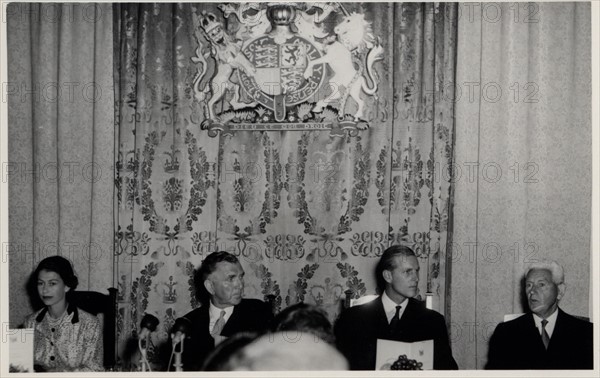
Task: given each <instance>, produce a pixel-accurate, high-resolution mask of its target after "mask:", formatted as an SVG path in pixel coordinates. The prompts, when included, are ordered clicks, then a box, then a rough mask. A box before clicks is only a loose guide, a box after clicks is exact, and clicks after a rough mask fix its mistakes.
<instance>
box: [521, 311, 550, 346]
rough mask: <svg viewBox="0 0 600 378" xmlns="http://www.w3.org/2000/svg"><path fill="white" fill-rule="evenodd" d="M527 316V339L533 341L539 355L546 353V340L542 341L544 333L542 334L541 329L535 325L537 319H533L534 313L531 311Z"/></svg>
mask: <svg viewBox="0 0 600 378" xmlns="http://www.w3.org/2000/svg"><path fill="white" fill-rule="evenodd" d="M526 316H527V323H526V327H525V332H526V336H527V337H526V338H525V339H526V340H531V341H532V347H533V348H534V350H535V351H536V354H537V355H539V356H545V355H546V347H545V346H544V342H543V341H542V335H541V334H540V330H539V329H538V327H536V326H535V320H533V313H529V314H527V315H526Z"/></svg>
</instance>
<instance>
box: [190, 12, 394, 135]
mask: <svg viewBox="0 0 600 378" xmlns="http://www.w3.org/2000/svg"><path fill="white" fill-rule="evenodd" d="M219 9H220V10H221V11H222V12H223V19H219V18H218V17H217V16H216V15H214V14H212V13H206V12H202V13H201V14H196V16H195V28H196V40H197V42H198V48H197V49H196V56H195V57H192V61H193V62H194V63H196V64H197V66H198V73H197V74H196V76H195V78H194V83H193V84H194V85H193V88H194V96H195V98H196V100H198V101H200V102H201V103H202V104H203V105H204V109H205V120H204V122H203V123H202V128H203V129H206V130H208V131H209V135H210V136H216V135H218V134H219V133H221V134H231V133H233V132H235V131H236V130H307V129H330V130H331V131H330V132H331V135H334V136H344V135H347V134H348V135H357V133H358V131H359V130H361V129H365V128H368V127H369V125H368V123H367V122H366V120H365V119H364V108H365V99H366V98H367V97H374V98H376V96H377V89H378V84H379V83H378V82H379V79H378V75H377V72H376V70H375V67H374V66H375V64H376V62H378V61H380V60H382V59H383V47H382V46H381V44H380V43H379V39H378V38H375V36H374V35H373V31H372V27H371V21H368V20H366V19H365V16H364V14H360V13H356V12H352V13H350V12H348V11H347V10H346V9H345V8H344V7H343V6H342V5H341V4H340V3H240V4H223V5H220V6H219ZM225 19H230V20H234V21H235V22H237V24H238V26H239V28H238V29H237V31H236V32H235V34H234V33H231V34H230V33H227V32H226V28H225V26H224V25H225V24H224V20H225ZM325 20H329V21H332V20H333V21H334V22H336V23H335V26H334V27H333V28H331V30H328V28H327V27H326V22H325ZM328 23H329V22H328Z"/></svg>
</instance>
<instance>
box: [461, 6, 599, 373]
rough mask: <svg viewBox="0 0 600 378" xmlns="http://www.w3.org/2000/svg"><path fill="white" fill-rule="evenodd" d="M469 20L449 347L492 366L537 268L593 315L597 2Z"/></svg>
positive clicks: (464, 362) (567, 305)
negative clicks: (492, 345)
mask: <svg viewBox="0 0 600 378" xmlns="http://www.w3.org/2000/svg"><path fill="white" fill-rule="evenodd" d="M515 4H516V3H515ZM469 12H471V13H469ZM460 13H461V14H462V15H463V16H464V18H463V19H461V20H463V21H464V22H460V23H459V29H458V41H459V42H458V46H457V56H458V57H459V58H458V61H457V74H456V77H457V79H456V82H457V86H456V91H457V92H456V98H457V99H460V100H458V101H457V102H456V123H457V125H459V127H457V129H456V130H457V133H456V145H455V165H456V167H458V168H460V170H461V171H460V172H458V169H457V174H456V175H455V180H454V181H455V193H456V195H455V197H454V199H455V205H454V222H453V228H454V238H453V239H454V240H453V244H452V247H453V250H452V253H451V255H452V273H451V275H452V283H453V284H452V287H453V293H452V297H451V306H452V318H451V326H450V333H451V337H450V340H451V341H452V350H453V353H454V356H455V358H456V360H457V362H458V364H459V366H460V367H461V368H463V369H482V368H483V367H484V366H485V363H486V361H487V350H488V342H489V338H490V337H491V335H492V332H493V331H494V329H495V327H496V325H497V324H498V323H499V322H501V321H503V316H504V315H505V314H514V313H522V312H524V311H526V309H527V305H525V306H524V305H523V296H522V290H523V284H522V277H523V274H524V271H525V268H526V266H527V265H528V264H530V263H532V262H535V261H540V260H542V259H553V260H556V261H558V262H559V263H560V264H561V265H562V266H563V267H564V270H565V282H566V287H567V289H566V294H565V296H564V298H563V299H561V301H560V307H561V308H562V309H563V310H565V311H566V312H568V313H571V314H574V315H579V316H585V317H591V305H590V302H589V299H588V298H591V295H590V282H591V280H590V277H591V275H590V267H589V266H588V264H589V262H590V261H592V260H591V249H590V232H591V224H590V219H591V210H590V209H591V207H590V203H591V193H592V159H591V156H592V148H591V147H592V144H591V137H592V123H591V102H590V98H591V93H592V89H591V80H590V78H591V64H590V63H591V46H592V45H591V40H590V38H591V32H590V31H591V20H590V4H589V3H518V6H514V4H508V3H507V4H496V3H489V4H485V5H483V3H482V5H479V4H474V3H471V4H461V12H460ZM469 14H471V15H472V17H471V18H467V15H469ZM469 86H470V88H471V89H469ZM459 90H460V91H461V93H462V95H461V96H459ZM469 90H471V93H472V94H473V95H474V96H473V97H470V95H469Z"/></svg>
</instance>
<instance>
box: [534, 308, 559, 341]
mask: <svg viewBox="0 0 600 378" xmlns="http://www.w3.org/2000/svg"><path fill="white" fill-rule="evenodd" d="M557 317H558V308H557V309H556V310H555V311H554V312H553V313H552V315H550V316H549V317H547V318H546V320H547V321H548V323H547V324H546V332H547V333H548V337H550V338H552V332H554V326H555V325H556V318H557ZM533 321H534V322H535V326H536V327H537V329H538V331H539V332H540V335H541V334H542V318H540V317H539V316H537V315H536V314H533Z"/></svg>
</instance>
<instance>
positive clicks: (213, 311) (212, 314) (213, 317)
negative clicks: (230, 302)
mask: <svg viewBox="0 0 600 378" xmlns="http://www.w3.org/2000/svg"><path fill="white" fill-rule="evenodd" d="M222 310H225V316H224V319H225V324H227V321H228V320H229V317H230V316H231V314H232V313H233V306H229V307H225V308H218V307H217V306H215V305H214V304H213V303H212V301H210V307H209V308H208V316H209V318H210V320H209V322H208V332H209V333H210V332H211V331H212V329H213V328H214V327H215V323H216V322H217V320H219V318H220V317H221V311H222Z"/></svg>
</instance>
